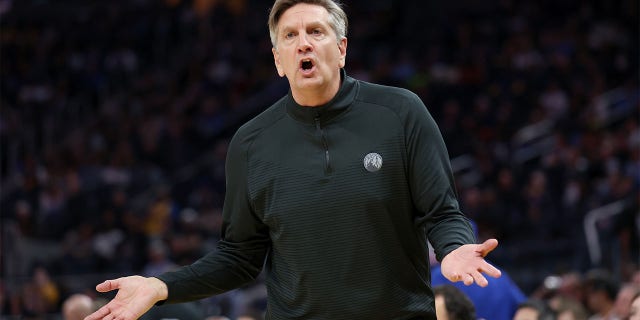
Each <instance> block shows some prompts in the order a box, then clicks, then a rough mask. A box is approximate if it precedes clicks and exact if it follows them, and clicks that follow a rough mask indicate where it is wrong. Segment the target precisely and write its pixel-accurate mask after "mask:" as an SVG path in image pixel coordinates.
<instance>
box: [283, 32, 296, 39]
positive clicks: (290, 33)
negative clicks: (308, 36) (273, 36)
mask: <svg viewBox="0 0 640 320" xmlns="http://www.w3.org/2000/svg"><path fill="white" fill-rule="evenodd" d="M295 36H296V34H295V33H293V32H287V33H285V35H284V38H285V39H293V38H294V37H295Z"/></svg>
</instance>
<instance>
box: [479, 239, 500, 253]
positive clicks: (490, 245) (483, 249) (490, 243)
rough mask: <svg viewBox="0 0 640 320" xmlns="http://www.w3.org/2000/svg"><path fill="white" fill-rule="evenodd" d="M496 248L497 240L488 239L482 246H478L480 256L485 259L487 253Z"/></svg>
mask: <svg viewBox="0 0 640 320" xmlns="http://www.w3.org/2000/svg"><path fill="white" fill-rule="evenodd" d="M497 246H498V240H496V239H488V240H486V241H485V242H483V243H482V244H480V248H479V251H480V254H481V255H482V256H483V257H485V256H486V255H487V254H489V252H491V251H493V249H495V248H496V247H497Z"/></svg>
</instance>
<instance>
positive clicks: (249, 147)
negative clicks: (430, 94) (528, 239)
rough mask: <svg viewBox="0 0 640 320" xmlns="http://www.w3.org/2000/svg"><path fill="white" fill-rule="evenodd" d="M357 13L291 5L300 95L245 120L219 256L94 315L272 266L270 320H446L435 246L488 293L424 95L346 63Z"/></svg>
mask: <svg viewBox="0 0 640 320" xmlns="http://www.w3.org/2000/svg"><path fill="white" fill-rule="evenodd" d="M346 30H347V18H346V15H345V13H344V11H343V10H342V9H341V8H340V6H339V5H337V4H336V3H335V2H333V1H330V0H316V1H311V0H307V1H295V0H277V1H276V2H275V4H274V5H273V7H272V9H271V12H270V15H269V32H270V35H271V40H272V43H273V57H274V62H275V66H276V69H277V71H278V74H279V75H280V76H286V77H287V79H288V81H289V84H290V91H289V93H288V94H287V95H286V96H285V97H283V98H282V99H281V100H280V101H278V102H276V103H275V104H274V105H272V106H271V107H270V108H268V109H267V110H266V111H264V112H263V113H262V114H260V115H258V116H257V117H256V118H254V119H252V120H251V121H249V122H248V123H246V124H245V125H244V126H242V127H241V128H240V129H239V130H238V132H237V133H236V134H235V136H234V138H233V139H232V141H231V143H230V145H229V150H228V154H227V162H226V164H227V167H226V179H227V189H226V197H225V203H224V209H223V219H224V221H223V233H222V240H221V241H220V243H219V245H218V248H217V250H215V251H214V252H211V253H210V254H208V255H206V256H205V257H203V258H202V259H200V260H199V261H197V262H195V263H194V264H192V265H190V266H186V267H183V268H181V269H179V270H177V271H175V272H170V273H165V274H163V275H160V276H158V277H157V278H154V277H152V278H143V277H139V276H131V277H125V278H120V279H115V280H108V281H105V282H103V283H101V284H99V285H98V286H97V290H98V291H101V292H106V291H110V290H115V289H117V290H119V291H118V293H117V295H116V297H115V298H114V300H112V301H111V302H110V303H109V304H108V305H107V306H105V307H104V308H102V309H101V310H99V311H97V312H96V313H95V314H93V315H92V316H90V317H88V318H87V319H90V320H91V319H114V318H115V319H135V318H137V317H139V316H140V315H141V314H143V313H144V312H145V311H146V310H148V309H149V308H150V307H151V306H152V305H153V304H156V303H158V302H160V303H176V302H183V301H190V300H195V299H201V298H204V297H207V296H210V295H213V294H218V293H222V292H225V291H228V290H231V289H234V288H237V287H239V286H241V285H244V284H246V283H248V282H251V281H253V280H254V279H255V278H256V276H257V275H258V274H259V273H260V272H261V270H262V268H263V266H264V268H265V269H266V280H265V281H266V286H267V289H268V307H267V312H266V317H267V318H268V319H294V318H295V319H435V317H436V315H435V310H434V301H433V292H432V290H431V288H430V286H429V262H428V249H427V239H429V240H430V241H431V243H432V244H433V245H434V247H435V252H436V254H437V256H438V258H439V259H442V272H443V273H444V274H445V276H447V278H449V279H450V280H452V281H463V282H464V283H466V284H468V285H470V284H472V283H474V282H476V283H478V284H479V285H480V286H486V285H487V279H486V278H485V277H484V275H483V274H482V273H483V272H484V273H486V274H487V275H489V276H492V277H498V276H499V275H500V271H499V270H497V269H496V268H494V267H493V266H491V265H490V264H488V263H487V262H486V261H484V259H483V257H484V256H485V255H486V254H487V253H489V252H490V251H491V250H493V249H494V248H495V247H496V246H497V241H496V240H495V239H492V240H489V241H486V242H485V243H483V244H473V243H474V237H473V233H472V231H471V228H470V226H469V223H468V222H467V220H466V218H465V217H464V215H463V214H462V213H461V212H460V210H459V206H458V202H457V200H456V197H455V189H454V185H453V177H452V173H451V169H450V165H449V159H448V155H447V151H446V148H445V146H444V143H443V140H442V137H441V135H440V132H439V130H438V128H437V126H436V124H435V122H434V121H433V119H432V118H431V116H430V115H429V113H428V111H427V109H426V108H425V106H424V104H423V103H422V102H421V101H420V99H419V98H418V97H417V96H416V95H415V94H413V93H411V92H409V91H407V90H403V89H398V88H390V87H383V86H378V85H374V84H370V83H365V82H361V81H357V80H355V79H353V78H350V77H348V76H347V75H346V73H345V71H344V69H343V67H344V65H345V57H346V52H347V38H346Z"/></svg>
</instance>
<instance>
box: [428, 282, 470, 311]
mask: <svg viewBox="0 0 640 320" xmlns="http://www.w3.org/2000/svg"><path fill="white" fill-rule="evenodd" d="M433 293H434V296H435V302H436V316H437V318H438V320H475V319H476V311H475V308H474V307H473V303H472V302H471V300H469V298H468V297H467V296H466V295H465V294H464V292H462V291H460V290H459V289H458V288H456V287H454V286H452V285H448V284H445V285H439V286H435V287H434V288H433Z"/></svg>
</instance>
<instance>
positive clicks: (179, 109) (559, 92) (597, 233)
mask: <svg viewBox="0 0 640 320" xmlns="http://www.w3.org/2000/svg"><path fill="white" fill-rule="evenodd" d="M345 2H347V1H345ZM271 4H272V1H268V0H261V1H259V0H233V1H232V0H191V1H189V0H132V1H119V0H118V1H106V0H100V1H90V2H88V1H80V0H66V1H52V0H37V1H36V0H28V1H27V0H20V1H12V0H0V49H1V52H0V174H1V180H0V183H1V184H0V186H1V188H0V215H1V218H2V225H1V232H2V234H1V235H2V237H1V239H0V241H1V242H0V245H1V246H0V250H1V253H2V255H1V268H2V270H1V272H2V277H1V279H0V314H1V315H6V316H7V317H8V318H9V317H12V316H13V317H15V318H16V319H18V318H20V319H49V318H51V319H58V318H61V317H62V311H63V304H64V302H65V300H67V299H68V298H71V297H73V296H74V295H76V294H85V295H87V296H89V297H91V298H92V299H101V298H105V297H103V296H98V295H97V293H96V292H95V291H94V289H93V288H94V286H95V284H97V283H98V282H99V281H102V280H104V279H106V278H108V277H112V276H119V275H125V274H131V273H137V274H143V275H155V274H158V273H161V272H164V271H166V270H171V269H172V268H175V267H176V266H179V265H184V264H188V263H190V262H192V261H194V260H195V259H197V258H198V257H200V256H202V255H203V254H204V253H206V252H208V251H210V250H213V249H214V248H215V246H216V243H217V240H218V239H219V234H220V223H221V207H222V202H223V201H222V200H223V199H224V189H225V184H224V161H225V155H226V146H227V143H228V141H229V139H230V137H231V135H232V134H233V132H234V131H235V130H236V129H237V127H238V126H239V125H240V124H242V123H243V122H244V121H246V120H247V119H249V118H250V117H251V116H253V115H255V114H257V113H258V112H260V111H261V110H264V109H265V108H266V107H268V106H269V105H270V104H271V103H272V102H274V101H276V100H277V99H278V98H280V97H281V96H282V95H283V94H285V93H286V91H287V83H286V80H283V79H280V78H278V77H277V74H276V72H275V68H274V66H273V58H272V55H271V44H270V42H269V37H268V31H267V26H266V21H267V15H268V8H269V7H270V5H271ZM345 9H346V12H347V13H348V15H349V17H350V26H349V34H348V38H349V45H348V51H347V64H346V72H347V74H349V75H350V76H353V77H354V78H357V79H361V80H365V81H371V82H376V83H381V84H387V85H394V86H400V87H404V88H408V89H410V90H412V91H414V92H416V93H417V94H419V95H420V97H421V98H422V99H423V101H424V102H425V104H426V105H427V107H428V109H429V111H430V112H431V113H432V114H433V116H434V118H435V119H436V122H437V123H438V125H439V126H440V129H441V131H442V133H443V136H444V138H445V141H446V143H447V146H448V148H449V153H450V156H451V158H452V166H453V169H454V172H455V174H456V179H457V180H456V181H457V187H458V191H459V195H460V201H461V206H462V209H463V211H464V212H465V213H466V214H467V215H468V216H469V217H470V218H471V219H473V220H474V221H475V222H476V223H477V225H478V230H479V238H480V239H486V238H489V237H496V238H497V239H499V241H500V246H499V247H498V249H497V250H496V251H495V252H493V253H492V254H491V255H490V256H489V259H490V260H491V261H492V262H493V263H495V264H496V265H497V266H498V267H499V268H500V269H502V270H504V271H505V272H507V273H508V274H509V275H510V276H511V278H512V279H513V281H514V283H515V285H517V286H518V287H519V288H520V289H521V290H522V292H523V293H524V294H525V295H526V296H527V297H528V298H532V299H534V298H535V299H538V300H540V301H543V302H544V303H545V304H548V305H550V306H551V307H553V308H555V309H558V308H559V306H560V305H563V304H562V303H560V302H559V301H560V300H562V301H564V300H563V299H564V298H565V295H566V296H567V297H569V298H571V301H572V302H574V303H575V304H576V305H577V306H578V307H580V308H582V309H581V310H583V313H584V315H585V317H587V316H589V317H591V316H594V315H598V314H601V313H602V312H603V311H601V310H600V309H599V308H600V307H597V306H594V303H593V302H592V300H593V301H602V300H603V298H598V299H594V298H589V297H590V296H589V294H588V293H591V292H592V291H593V290H592V288H596V287H597V288H601V287H606V288H607V289H606V290H604V292H606V294H605V296H607V297H610V298H612V299H613V301H615V299H616V297H617V296H618V295H622V294H623V289H622V288H634V289H637V288H638V286H640V279H639V276H638V268H639V263H640V247H639V242H640V240H639V238H640V217H639V212H640V209H639V204H638V202H639V199H640V191H639V189H640V188H639V187H640V126H639V122H640V117H639V113H640V89H639V81H638V72H639V68H640V66H639V62H638V60H639V56H640V50H639V43H638V39H640V36H639V27H638V26H639V24H638V12H639V11H640V10H639V8H638V2H637V1H633V0H612V1H599V2H597V3H595V2H594V3H592V2H584V1H577V0H561V1H557V0H555V1H552V0H520V1H515V0H498V1H490V2H488V3H487V2H486V1H473V0H459V1H447V2H444V3H443V2H439V1H430V2H426V1H417V0H416V1H410V0H400V1H384V0H370V1H366V3H365V2H361V1H350V2H347V4H346V7H345ZM595 271H598V272H597V274H598V275H599V277H604V275H606V279H607V280H606V281H607V282H606V285H593V277H594V274H595ZM598 279H600V278H598ZM603 281H604V280H603ZM569 284H571V285H572V286H575V287H571V288H573V289H574V290H575V292H574V291H571V293H566V294H565V291H564V288H565V287H566V286H568V285H569ZM561 288H562V289H561ZM589 290H592V291H589ZM594 290H595V289H594ZM596 291H597V290H596ZM598 292H600V291H598ZM559 296H560V297H561V298H562V299H561V298H558V297H559ZM607 299H608V298H607ZM629 299H630V298H629ZM79 300H82V299H79ZM85 302H86V300H85ZM264 303H265V302H264V288H263V287H262V285H261V283H260V281H258V282H257V283H255V284H251V285H249V286H248V287H246V288H241V289H238V290H234V291H233V292H230V293H228V294H225V295H222V296H219V297H213V298H211V299H206V300H203V301H199V302H197V303H194V304H193V305H192V307H193V308H195V309H197V310H199V312H200V314H201V315H206V316H211V317H212V319H213V316H225V317H229V318H235V317H238V316H240V315H250V316H252V317H254V318H259V314H260V311H261V310H264ZM621 304H624V303H621ZM572 305H573V304H572ZM607 310H609V309H607ZM574 319H586V318H574ZM593 319H614V318H606V317H601V318H593ZM619 319H623V318H622V315H619ZM487 320H492V319H487Z"/></svg>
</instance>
